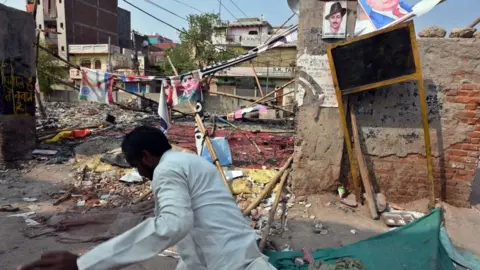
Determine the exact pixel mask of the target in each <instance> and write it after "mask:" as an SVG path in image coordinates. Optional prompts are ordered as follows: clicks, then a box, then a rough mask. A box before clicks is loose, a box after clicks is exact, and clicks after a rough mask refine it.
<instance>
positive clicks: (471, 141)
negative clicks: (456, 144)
mask: <svg viewBox="0 0 480 270" xmlns="http://www.w3.org/2000/svg"><path fill="white" fill-rule="evenodd" d="M470 143H472V144H480V139H479V138H471V139H470Z"/></svg>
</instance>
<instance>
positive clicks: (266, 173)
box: [242, 169, 277, 184]
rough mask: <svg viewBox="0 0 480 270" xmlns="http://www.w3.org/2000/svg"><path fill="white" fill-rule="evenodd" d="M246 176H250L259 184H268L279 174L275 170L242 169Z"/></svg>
mask: <svg viewBox="0 0 480 270" xmlns="http://www.w3.org/2000/svg"><path fill="white" fill-rule="evenodd" d="M242 171H243V173H244V174H245V175H248V176H250V178H252V180H253V181H254V182H255V183H257V184H268V182H270V180H272V179H273V177H274V176H275V175H276V174H277V171H275V170H262V169H242Z"/></svg>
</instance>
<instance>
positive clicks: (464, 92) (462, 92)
mask: <svg viewBox="0 0 480 270" xmlns="http://www.w3.org/2000/svg"><path fill="white" fill-rule="evenodd" d="M457 96H459V97H468V96H470V91H468V90H459V91H457Z"/></svg>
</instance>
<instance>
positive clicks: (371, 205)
mask: <svg viewBox="0 0 480 270" xmlns="http://www.w3.org/2000/svg"><path fill="white" fill-rule="evenodd" d="M356 102H357V98H356V96H351V97H350V100H349V102H348V103H349V105H350V106H349V107H350V120H351V123H352V133H353V146H354V147H355V155H356V156H357V162H358V167H359V168H360V175H361V178H362V182H363V187H364V189H365V199H366V201H367V204H368V209H369V210H370V215H371V216H372V218H373V219H378V211H377V206H376V204H375V198H374V197H373V196H374V193H373V188H372V184H371V181H370V173H369V171H368V168H367V163H366V162H365V157H364V156H363V153H362V147H361V146H360V138H359V135H358V127H357V117H356V115H355V108H354V106H355V105H354V104H355V103H356ZM357 201H360V198H359V197H357Z"/></svg>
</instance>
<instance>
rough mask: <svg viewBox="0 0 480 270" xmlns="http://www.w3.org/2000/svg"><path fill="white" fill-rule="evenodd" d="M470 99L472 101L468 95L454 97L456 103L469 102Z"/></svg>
mask: <svg viewBox="0 0 480 270" xmlns="http://www.w3.org/2000/svg"><path fill="white" fill-rule="evenodd" d="M471 101H472V99H471V97H468V96H457V97H455V102H457V103H470V102H471Z"/></svg>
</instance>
